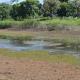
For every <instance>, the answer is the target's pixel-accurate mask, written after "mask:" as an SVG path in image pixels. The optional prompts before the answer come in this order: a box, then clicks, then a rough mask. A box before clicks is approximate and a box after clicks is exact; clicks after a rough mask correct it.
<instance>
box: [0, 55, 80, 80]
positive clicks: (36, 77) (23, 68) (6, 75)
mask: <svg viewBox="0 0 80 80" xmlns="http://www.w3.org/2000/svg"><path fill="white" fill-rule="evenodd" d="M0 80H80V66H73V65H71V64H67V63H49V62H43V61H32V60H27V59H11V58H8V57H2V56H0Z"/></svg>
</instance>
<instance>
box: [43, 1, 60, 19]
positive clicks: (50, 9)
mask: <svg viewBox="0 0 80 80" xmlns="http://www.w3.org/2000/svg"><path fill="white" fill-rule="evenodd" d="M59 4H60V2H59V1H58V0H44V4H43V12H44V16H51V17H52V15H54V14H56V11H57V9H58V7H59Z"/></svg>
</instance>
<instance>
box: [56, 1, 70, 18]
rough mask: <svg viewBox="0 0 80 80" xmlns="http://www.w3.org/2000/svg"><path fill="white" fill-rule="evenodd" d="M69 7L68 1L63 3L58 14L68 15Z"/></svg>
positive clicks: (61, 15)
mask: <svg viewBox="0 0 80 80" xmlns="http://www.w3.org/2000/svg"><path fill="white" fill-rule="evenodd" d="M68 7H69V5H68V3H66V2H63V3H61V5H60V8H59V9H58V10H57V15H58V16H60V17H63V16H67V13H68Z"/></svg>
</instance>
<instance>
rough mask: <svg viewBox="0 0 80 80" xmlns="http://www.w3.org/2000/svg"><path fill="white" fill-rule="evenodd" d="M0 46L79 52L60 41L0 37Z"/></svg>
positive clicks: (17, 49)
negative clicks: (64, 45)
mask: <svg viewBox="0 0 80 80" xmlns="http://www.w3.org/2000/svg"><path fill="white" fill-rule="evenodd" d="M0 48H5V49H10V50H16V51H23V50H30V51H31V50H46V51H49V53H50V54H53V53H73V54H79V53H80V52H79V51H77V50H74V49H70V48H64V47H63V46H61V43H53V42H52V41H43V40H36V41H35V40H33V41H24V42H21V43H20V42H18V41H12V40H6V39H0Z"/></svg>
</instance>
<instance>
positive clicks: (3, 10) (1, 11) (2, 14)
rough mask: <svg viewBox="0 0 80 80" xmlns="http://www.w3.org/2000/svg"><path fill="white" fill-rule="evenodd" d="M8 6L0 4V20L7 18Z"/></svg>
mask: <svg viewBox="0 0 80 80" xmlns="http://www.w3.org/2000/svg"><path fill="white" fill-rule="evenodd" d="M9 12H10V6H9V5H8V4H5V3H2V4H0V19H1V20H3V19H5V18H9Z"/></svg>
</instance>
